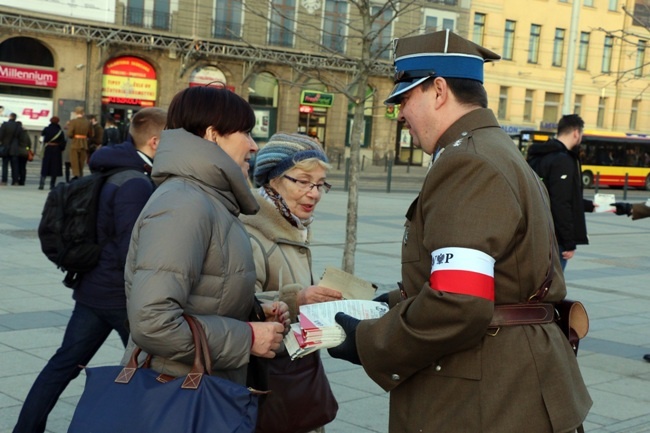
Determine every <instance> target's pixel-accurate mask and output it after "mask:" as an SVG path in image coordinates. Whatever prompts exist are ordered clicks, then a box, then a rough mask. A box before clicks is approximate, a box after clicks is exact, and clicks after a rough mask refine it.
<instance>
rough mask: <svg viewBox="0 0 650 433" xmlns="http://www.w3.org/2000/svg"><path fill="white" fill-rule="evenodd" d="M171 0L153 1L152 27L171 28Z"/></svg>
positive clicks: (159, 28)
mask: <svg viewBox="0 0 650 433" xmlns="http://www.w3.org/2000/svg"><path fill="white" fill-rule="evenodd" d="M169 7H170V6H169V0H155V1H154V3H153V23H152V27H153V28H154V29H158V30H170V29H171V14H170V9H169Z"/></svg>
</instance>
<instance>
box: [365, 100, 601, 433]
mask: <svg viewBox="0 0 650 433" xmlns="http://www.w3.org/2000/svg"><path fill="white" fill-rule="evenodd" d="M437 148H443V149H442V150H441V151H440V152H441V153H439V155H438V157H437V159H436V160H435V162H434V163H433V164H432V166H431V168H430V170H429V172H428V174H427V176H426V178H425V180H424V184H423V186H422V190H421V192H420V195H419V197H418V198H417V199H416V200H415V201H414V202H413V204H412V205H411V207H410V209H409V210H408V213H407V221H406V225H405V232H404V238H403V242H402V278H403V284H404V288H405V291H406V294H407V299H406V300H403V301H401V302H399V303H398V304H396V305H392V303H391V306H392V308H391V310H390V311H389V312H388V313H387V314H386V315H385V316H384V317H382V318H381V319H377V320H372V321H362V322H361V323H360V325H359V327H358V328H357V334H356V341H357V348H358V351H359V355H360V358H361V361H362V364H363V367H364V368H365V370H366V372H367V373H368V375H369V376H370V377H371V378H372V379H373V380H374V381H375V382H377V383H378V384H379V385H380V386H381V387H382V388H384V389H385V390H387V391H391V395H390V422H389V431H390V433H402V432H403V433H407V432H408V433H413V432H422V433H434V432H435V433H521V432H526V433H550V432H568V431H572V430H573V429H575V428H576V427H577V426H578V425H579V424H580V423H581V422H582V421H583V420H584V418H585V417H586V414H587V412H588V410H589V408H590V406H591V399H590V397H589V394H588V392H587V389H586V387H585V384H584V382H583V379H582V377H581V374H580V371H579V369H578V364H577V360H576V358H575V355H574V354H573V352H572V350H571V348H570V346H569V344H568V342H567V340H566V338H565V337H564V336H563V334H562V333H561V331H560V329H559V327H558V326H557V325H555V324H554V323H550V324H545V325H524V326H510V327H502V328H500V330H499V332H498V333H496V335H490V334H489V332H488V325H489V323H490V321H491V318H492V314H493V310H494V304H508V303H521V302H526V300H527V299H528V297H529V296H530V295H531V294H533V293H534V292H535V291H536V290H537V289H538V287H539V286H540V285H541V284H542V282H543V281H544V278H545V275H546V272H547V270H548V269H549V257H550V254H551V251H556V248H557V245H556V243H555V240H554V238H553V223H552V221H551V215H550V210H549V206H548V195H547V194H546V192H545V190H544V188H543V187H541V186H540V183H539V182H538V181H537V176H535V174H534V173H533V171H532V170H531V169H530V167H529V166H528V164H527V163H526V161H525V160H524V159H523V158H522V156H521V154H520V153H519V151H518V150H517V148H516V146H515V144H514V143H513V142H512V140H511V139H510V138H509V137H508V136H507V135H506V134H505V133H504V132H503V131H502V130H501V129H500V128H499V125H498V123H497V121H496V119H495V117H494V115H493V114H492V112H491V111H490V110H487V109H478V110H475V111H472V112H471V113H468V114H466V115H465V116H463V117H462V118H461V119H459V120H458V121H457V122H456V123H455V124H454V125H452V126H451V127H450V128H449V129H448V130H447V131H446V132H445V133H444V134H443V135H442V137H441V138H440V140H439V142H438V144H437ZM445 247H460V248H469V249H474V250H479V251H481V252H483V253H485V254H487V255H489V256H491V257H492V258H493V259H494V260H495V264H494V290H495V301H494V303H493V302H492V301H490V300H488V299H485V298H482V297H477V296H470V295H462V294H456V293H448V292H443V291H440V290H436V287H431V286H430V285H429V277H430V274H431V269H432V258H431V253H432V252H433V251H435V250H437V249H440V248H445ZM553 267H554V269H555V277H554V279H553V283H552V286H551V288H550V291H549V293H548V295H547V297H546V301H548V302H555V301H560V300H561V299H563V298H564V297H565V295H566V287H565V283H564V279H563V274H562V271H561V268H560V263H559V260H558V257H557V254H556V253H554V255H553ZM392 298H394V297H392ZM391 300H392V299H391Z"/></svg>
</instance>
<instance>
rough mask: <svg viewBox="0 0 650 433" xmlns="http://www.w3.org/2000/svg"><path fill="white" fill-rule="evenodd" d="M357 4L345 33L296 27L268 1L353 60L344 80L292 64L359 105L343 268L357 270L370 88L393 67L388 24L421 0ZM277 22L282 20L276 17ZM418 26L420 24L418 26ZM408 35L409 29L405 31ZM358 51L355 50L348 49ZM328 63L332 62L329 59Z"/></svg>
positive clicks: (316, 40) (306, 35)
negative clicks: (325, 37)
mask: <svg viewBox="0 0 650 433" xmlns="http://www.w3.org/2000/svg"><path fill="white" fill-rule="evenodd" d="M346 3H347V4H348V5H349V6H350V7H351V8H352V9H353V10H351V11H350V12H349V14H348V16H349V17H351V18H350V19H349V21H348V22H347V23H346V25H347V30H348V32H347V35H341V34H338V33H336V32H328V31H327V30H325V29H321V28H320V27H316V26H315V25H313V24H309V23H305V22H301V23H300V24H301V26H302V27H301V28H302V29H303V30H304V27H305V26H307V27H311V28H312V30H314V31H313V32H305V31H301V32H297V31H295V30H294V29H296V28H297V26H294V25H293V24H295V18H294V15H293V14H290V13H287V12H284V11H282V10H280V9H279V8H277V7H276V6H275V4H274V2H273V1H271V0H269V1H268V5H269V8H270V10H271V11H272V14H271V15H272V16H274V17H275V18H276V20H277V18H280V21H282V22H287V23H291V24H292V25H291V26H287V27H291V28H288V29H287V30H288V31H291V32H292V33H293V34H294V36H295V37H296V38H298V39H301V40H305V41H308V42H309V44H310V45H312V46H314V47H315V49H316V50H317V51H319V52H320V53H319V54H320V55H321V56H323V57H324V58H327V59H330V60H340V61H344V62H345V63H346V65H347V66H348V72H347V73H348V74H349V77H348V80H347V81H346V82H342V81H341V80H340V79H337V78H336V76H335V74H333V73H332V72H331V71H328V70H327V69H326V68H325V69H319V68H314V69H308V68H304V67H301V66H299V65H296V64H292V63H288V64H286V66H290V67H292V68H293V69H294V70H295V71H296V72H298V73H299V74H300V75H301V76H304V77H306V78H312V79H316V80H318V81H319V82H321V83H323V84H325V85H326V86H327V87H328V88H331V89H334V90H335V91H336V92H337V93H340V94H342V95H344V96H345V97H346V98H347V100H348V101H349V103H350V104H352V106H353V107H354V110H353V122H352V130H351V134H350V143H349V144H350V165H349V179H348V180H349V183H348V185H349V195H348V203H347V218H346V229H345V231H346V235H345V247H344V252H343V263H342V268H343V270H345V271H347V272H350V273H354V256H355V252H356V247H357V219H358V207H359V188H358V185H359V174H360V153H361V152H360V150H361V144H362V143H361V140H362V133H363V127H364V110H365V103H366V100H367V99H368V98H369V97H372V96H373V95H372V94H367V91H366V90H367V88H368V82H369V81H368V79H369V77H371V76H373V75H377V71H378V70H384V71H385V70H390V68H387V67H386V66H387V62H386V60H383V59H382V54H383V53H385V52H386V50H389V49H390V45H391V44H392V40H386V39H385V35H386V33H387V32H385V30H386V29H388V28H390V27H391V26H392V25H393V23H394V22H395V21H396V20H397V18H398V17H400V16H403V15H405V14H407V13H409V12H411V11H412V10H414V9H415V8H416V7H418V5H417V1H416V0H401V1H397V0H385V1H382V2H373V1H371V0H348V1H347V2H346ZM246 10H247V13H251V14H254V15H257V16H258V17H261V18H264V19H267V20H268V19H269V14H268V11H262V10H259V9H255V8H253V7H251V6H246ZM276 25H277V21H276ZM416 30H417V29H414V31H416ZM323 34H326V35H328V36H330V37H332V38H335V39H336V38H338V39H340V38H342V37H344V38H345V41H346V43H345V45H346V46H348V47H356V46H358V47H359V50H358V51H356V52H354V55H350V54H348V53H346V52H342V51H341V50H339V49H337V48H338V47H337V46H336V45H331V44H330V45H325V44H323V43H322V39H321V36H322V35H323ZM401 36H405V35H401ZM347 51H348V52H350V51H355V50H347ZM324 63H327V62H324Z"/></svg>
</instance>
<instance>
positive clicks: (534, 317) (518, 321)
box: [489, 302, 555, 328]
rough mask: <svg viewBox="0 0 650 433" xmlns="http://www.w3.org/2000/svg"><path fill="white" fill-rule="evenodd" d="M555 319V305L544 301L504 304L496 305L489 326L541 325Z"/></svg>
mask: <svg viewBox="0 0 650 433" xmlns="http://www.w3.org/2000/svg"><path fill="white" fill-rule="evenodd" d="M554 319H555V306H554V305H553V304H548V303H544V302H539V303H534V304H502V305H495V306H494V315H493V316H492V321H491V322H490V326H489V328H498V327H500V326H515V325H541V324H544V323H551V322H553V320H554Z"/></svg>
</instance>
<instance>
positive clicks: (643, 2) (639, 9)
mask: <svg viewBox="0 0 650 433" xmlns="http://www.w3.org/2000/svg"><path fill="white" fill-rule="evenodd" d="M632 25H633V26H640V27H645V28H646V29H648V28H650V5H648V3H647V0H634V11H633V19H632Z"/></svg>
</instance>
